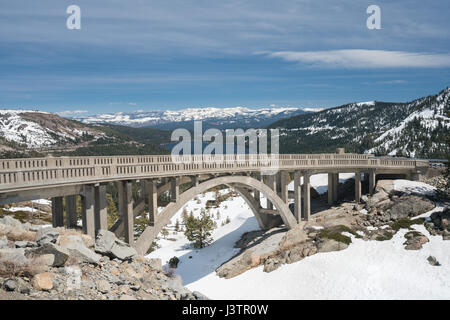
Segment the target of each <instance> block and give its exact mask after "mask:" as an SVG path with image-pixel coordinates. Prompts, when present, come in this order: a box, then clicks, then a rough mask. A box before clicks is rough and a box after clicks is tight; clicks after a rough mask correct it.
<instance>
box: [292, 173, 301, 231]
mask: <svg viewBox="0 0 450 320" xmlns="http://www.w3.org/2000/svg"><path fill="white" fill-rule="evenodd" d="M301 177H302V173H301V171H295V172H294V215H295V220H297V223H299V222H300V221H302V193H301V192H302V185H301V181H300V179H301Z"/></svg>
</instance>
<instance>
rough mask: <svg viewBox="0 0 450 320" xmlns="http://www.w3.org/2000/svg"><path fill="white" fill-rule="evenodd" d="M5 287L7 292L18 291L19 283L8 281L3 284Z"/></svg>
mask: <svg viewBox="0 0 450 320" xmlns="http://www.w3.org/2000/svg"><path fill="white" fill-rule="evenodd" d="M3 287H4V288H5V290H6V291H15V290H16V289H17V282H16V281H14V280H11V279H8V280H6V281H5V282H4V283H3Z"/></svg>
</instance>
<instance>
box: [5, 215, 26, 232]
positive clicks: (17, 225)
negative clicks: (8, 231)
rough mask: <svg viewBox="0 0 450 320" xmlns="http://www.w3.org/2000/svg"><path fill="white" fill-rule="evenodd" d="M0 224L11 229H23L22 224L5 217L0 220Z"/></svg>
mask: <svg viewBox="0 0 450 320" xmlns="http://www.w3.org/2000/svg"><path fill="white" fill-rule="evenodd" d="M0 223H3V224H4V225H7V226H11V227H13V228H17V229H23V227H22V223H21V222H20V221H19V220H17V219H14V218H13V217H11V216H5V217H4V218H0Z"/></svg>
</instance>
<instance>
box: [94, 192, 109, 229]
mask: <svg viewBox="0 0 450 320" xmlns="http://www.w3.org/2000/svg"><path fill="white" fill-rule="evenodd" d="M94 197H95V201H94V217H95V234H96V235H97V233H98V231H99V230H108V211H107V209H106V185H104V184H100V185H99V186H95V188H94Z"/></svg>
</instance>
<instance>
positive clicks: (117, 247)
mask: <svg viewBox="0 0 450 320" xmlns="http://www.w3.org/2000/svg"><path fill="white" fill-rule="evenodd" d="M95 251H96V252H98V253H100V254H102V255H106V256H109V257H110V258H112V259H114V258H117V259H120V260H122V261H123V260H130V259H131V258H133V257H136V256H137V255H138V253H137V251H136V249H134V248H133V247H131V246H130V245H129V244H127V243H125V242H123V241H121V240H119V239H117V238H116V235H115V234H114V233H112V232H110V231H106V230H100V231H99V232H98V235H97V240H96V242H95Z"/></svg>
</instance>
